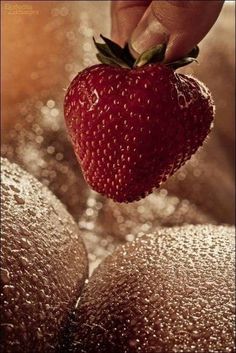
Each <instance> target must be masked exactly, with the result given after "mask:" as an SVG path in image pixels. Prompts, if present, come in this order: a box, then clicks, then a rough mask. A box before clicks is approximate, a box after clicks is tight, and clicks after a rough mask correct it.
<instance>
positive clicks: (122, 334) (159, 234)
mask: <svg viewBox="0 0 236 353" xmlns="http://www.w3.org/2000/svg"><path fill="white" fill-rule="evenodd" d="M234 289H235V288H234V228H233V227H227V226H213V225H211V226H205V225H199V226H184V227H174V228H166V229H162V230H158V231H156V232H155V233H153V234H148V235H143V236H140V237H139V238H137V239H136V240H135V241H133V242H130V243H128V244H126V245H124V246H120V247H118V248H117V249H116V250H115V252H114V253H113V255H111V256H109V257H107V259H106V260H105V261H104V262H103V263H102V264H101V265H100V266H99V267H98V268H97V269H96V270H95V272H94V274H93V276H92V277H91V280H90V281H89V283H88V285H87V288H86V289H85V291H84V292H83V295H82V297H81V300H80V307H79V308H78V309H77V311H76V312H75V316H74V320H73V323H72V325H71V346H70V352H74V353H75V352H76V353H94V352H96V353H107V352H109V353H131V352H133V353H134V352H135V353H138V352H142V353H158V352H161V353H167V352H168V353H173V352H175V353H180V352H183V353H190V352H192V353H206V352H208V353H211V352H212V353H213V352H214V353H215V352H224V353H226V352H233V351H234V339H233V338H234V335H233V329H234V308H235V307H234Z"/></svg>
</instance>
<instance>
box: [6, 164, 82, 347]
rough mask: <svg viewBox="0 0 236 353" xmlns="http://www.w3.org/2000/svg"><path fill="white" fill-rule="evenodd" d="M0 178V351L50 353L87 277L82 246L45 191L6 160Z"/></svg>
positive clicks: (61, 209)
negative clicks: (0, 179)
mask: <svg viewBox="0 0 236 353" xmlns="http://www.w3.org/2000/svg"><path fill="white" fill-rule="evenodd" d="M1 174H2V185H1V201H2V202H1V206H2V209H1V212H2V215H1V220H2V224H1V293H2V297H1V308H0V309H1V310H0V311H1V329H2V338H1V343H0V351H1V352H4V353H33V352H34V353H38V352H40V353H49V352H56V351H57V348H58V344H59V343H58V342H59V335H60V332H61V330H62V329H63V327H64V325H65V322H66V320H67V318H68V314H69V313H70V310H71V308H72V307H73V305H74V304H75V301H76V299H77V298H78V296H79V295H80V293H81V290H82V288H83V285H84V281H85V278H86V277H87V272H88V269H87V266H88V265H87V254H86V251H85V248H84V244H83V242H82V240H81V237H80V235H79V233H78V228H77V225H76V223H75V222H74V221H73V218H72V216H70V215H69V213H68V212H67V211H66V209H65V207H64V206H63V205H62V204H61V202H60V201H59V200H58V199H57V198H56V197H55V196H54V195H53V194H52V193H51V192H50V191H49V190H48V189H47V188H46V187H44V186H42V185H41V184H40V183H39V182H38V181H37V180H36V179H35V178H34V177H32V176H30V175H29V174H28V173H27V172H25V171H23V170H22V169H21V168H20V167H18V166H17V165H16V164H11V163H9V161H8V160H7V159H1Z"/></svg>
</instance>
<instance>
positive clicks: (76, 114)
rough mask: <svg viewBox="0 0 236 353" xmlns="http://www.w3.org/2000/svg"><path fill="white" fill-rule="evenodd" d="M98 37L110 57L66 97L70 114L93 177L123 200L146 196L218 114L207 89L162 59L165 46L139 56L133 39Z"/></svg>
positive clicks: (108, 192) (102, 189)
mask: <svg viewBox="0 0 236 353" xmlns="http://www.w3.org/2000/svg"><path fill="white" fill-rule="evenodd" d="M103 39H104V41H105V43H106V44H99V43H96V42H95V44H96V46H97V49H98V50H99V52H100V53H99V54H98V58H99V59H100V60H101V61H102V62H105V64H99V65H95V66H92V67H89V68H87V69H85V70H84V71H82V72H80V73H79V74H78V75H77V76H76V77H75V78H74V80H73V81H72V83H71V84H70V86H69V88H68V91H67V94H66V97H65V105H64V106H65V120H66V124H67V127H68V130H69V134H70V136H71V139H72V143H73V146H74V149H75V153H76V156H77V158H78V160H79V162H80V164H81V167H82V170H83V174H84V177H85V179H86V181H87V182H88V184H89V185H90V186H91V187H92V188H93V189H94V190H96V191H97V192H99V193H101V194H103V195H106V196H107V197H109V198H111V199H113V200H115V201H117V202H132V201H134V200H138V199H140V198H142V197H145V196H146V195H147V194H149V193H151V192H152V189H153V188H154V187H158V186H160V184H161V183H162V182H163V181H165V180H166V179H167V178H168V177H169V176H170V175H172V174H173V173H174V172H175V171H176V170H177V169H178V168H180V167H181V166H182V165H183V164H184V163H185V162H186V161H187V160H188V159H189V158H190V157H191V155H192V154H193V153H195V152H196V151H197V149H198V148H199V147H200V146H201V145H202V143H203V141H204V140H205V138H206V136H207V134H208V133H209V130H210V126H211V123H212V120H213V116H214V105H213V101H212V98H211V95H210V92H209V90H208V89H207V88H206V87H205V86H204V84H203V83H201V82H199V81H198V80H197V79H196V78H193V77H190V76H186V75H182V74H178V73H176V72H175V71H174V69H176V68H178V67H180V66H183V65H186V64H188V63H190V62H192V61H193V60H195V58H196V56H197V54H198V50H196V49H194V50H193V51H192V52H191V53H190V54H189V56H188V57H186V58H184V59H181V60H178V61H176V62H174V63H168V64H163V63H161V62H157V63H154V61H156V60H157V61H163V59H164V52H165V46H158V47H157V48H156V49H155V50H154V49H153V48H152V49H151V51H149V52H146V53H143V54H142V55H141V56H140V58H138V59H137V60H136V61H134V59H133V58H132V57H131V56H130V54H129V52H128V50H127V46H125V48H121V47H119V46H117V45H116V44H114V43H112V42H111V41H110V40H108V39H106V38H104V37H103Z"/></svg>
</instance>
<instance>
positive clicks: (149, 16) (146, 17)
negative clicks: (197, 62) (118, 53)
mask: <svg viewBox="0 0 236 353" xmlns="http://www.w3.org/2000/svg"><path fill="white" fill-rule="evenodd" d="M223 3H224V1H186V0H185V1H147V0H139V1H112V3H111V18H112V39H113V40H114V41H116V42H118V43H119V44H120V45H123V44H124V43H125V42H126V41H128V42H129V45H130V49H131V51H132V53H133V54H134V55H135V56H137V55H138V54H140V53H141V52H143V51H144V50H147V49H149V48H151V47H153V46H155V45H157V44H160V43H167V51H166V59H165V60H166V61H171V60H174V59H178V58H180V57H183V56H184V55H186V54H187V53H188V52H189V51H190V50H191V49H192V48H193V47H194V46H195V45H197V44H198V43H199V42H200V41H201V40H202V39H203V38H204V37H205V35H206V34H207V33H208V32H209V30H210V29H211V27H212V26H213V25H214V23H215V21H216V19H217V17H218V16H219V14H220V11H221V9H222V6H223Z"/></svg>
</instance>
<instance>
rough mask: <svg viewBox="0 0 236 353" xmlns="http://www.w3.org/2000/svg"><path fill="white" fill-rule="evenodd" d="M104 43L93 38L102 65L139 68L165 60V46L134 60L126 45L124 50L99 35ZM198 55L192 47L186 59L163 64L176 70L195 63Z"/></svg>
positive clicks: (197, 49)
mask: <svg viewBox="0 0 236 353" xmlns="http://www.w3.org/2000/svg"><path fill="white" fill-rule="evenodd" d="M100 37H101V38H102V39H103V41H104V43H97V42H96V41H95V39H94V38H93V41H94V44H95V47H96V49H97V50H98V53H97V58H98V60H99V61H100V62H101V63H102V64H106V65H111V66H120V67H123V68H130V69H132V68H134V67H141V66H144V65H147V64H151V63H163V62H164V59H165V51H166V44H158V45H157V46H156V47H153V48H150V49H148V50H146V51H144V52H143V53H142V54H141V55H140V56H139V57H138V58H137V59H136V60H135V58H134V57H133V56H132V54H131V53H130V50H129V46H128V43H126V44H125V46H124V48H122V47H121V46H119V45H118V44H117V43H115V42H113V41H112V40H110V39H108V38H106V37H104V36H103V35H100ZM198 54H199V48H198V46H196V47H194V48H193V49H192V50H191V52H190V53H189V54H188V55H186V57H184V58H181V59H179V60H176V61H174V62H170V63H165V65H166V66H168V67H170V68H172V69H173V70H176V69H178V68H180V67H182V66H185V65H188V64H191V63H192V62H193V61H197V60H196V58H197V56H198Z"/></svg>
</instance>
